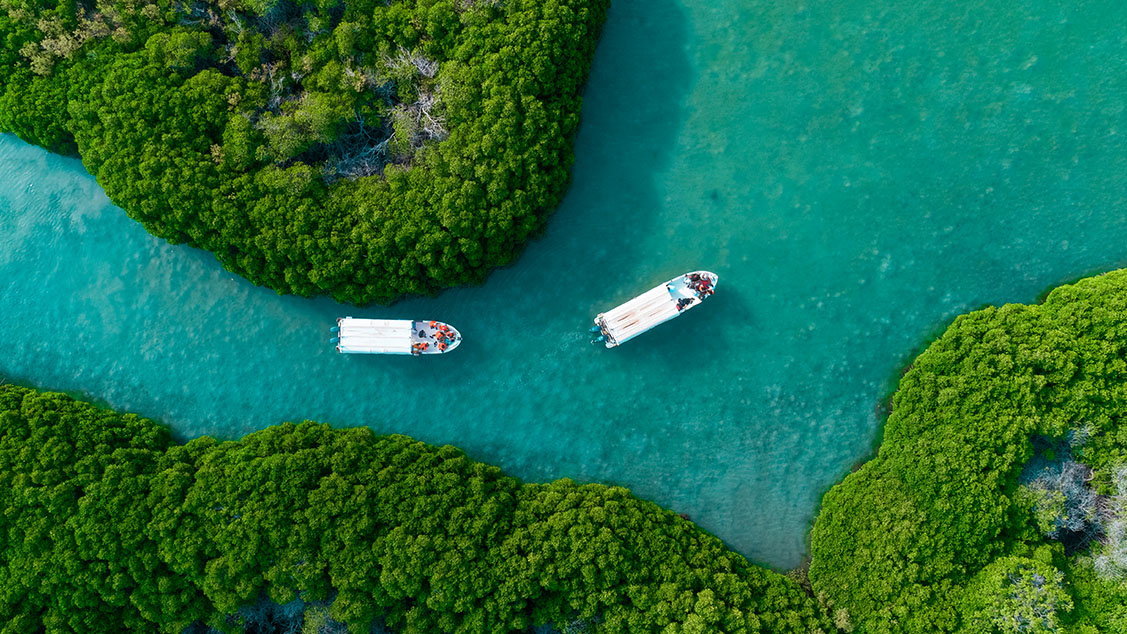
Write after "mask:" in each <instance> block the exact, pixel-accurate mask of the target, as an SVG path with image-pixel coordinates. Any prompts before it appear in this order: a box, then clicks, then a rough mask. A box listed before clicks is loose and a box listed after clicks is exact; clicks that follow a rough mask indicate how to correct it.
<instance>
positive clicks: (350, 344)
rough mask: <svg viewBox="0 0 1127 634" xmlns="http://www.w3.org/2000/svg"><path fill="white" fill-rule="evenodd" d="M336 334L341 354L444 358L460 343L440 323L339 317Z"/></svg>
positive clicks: (454, 331)
mask: <svg viewBox="0 0 1127 634" xmlns="http://www.w3.org/2000/svg"><path fill="white" fill-rule="evenodd" d="M335 330H336V332H337V338H336V339H335V341H334V342H335V343H336V344H337V352H340V353H342V354H401V355H414V356H419V355H424V354H444V353H447V352H450V351H452V350H453V349H454V348H457V347H458V346H459V345H461V343H462V335H461V333H459V332H458V330H457V329H455V328H454V327H453V326H450V325H449V324H444V323H442V322H440V321H412V320H410V319H356V318H354V317H342V318H340V319H338V320H337V327H336V329H335Z"/></svg>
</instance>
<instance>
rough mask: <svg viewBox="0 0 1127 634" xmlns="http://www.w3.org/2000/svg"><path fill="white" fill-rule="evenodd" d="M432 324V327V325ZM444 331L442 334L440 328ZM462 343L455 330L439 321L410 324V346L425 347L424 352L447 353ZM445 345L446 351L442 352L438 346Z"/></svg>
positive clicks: (459, 335) (460, 336)
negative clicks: (421, 345) (444, 329)
mask: <svg viewBox="0 0 1127 634" xmlns="http://www.w3.org/2000/svg"><path fill="white" fill-rule="evenodd" d="M432 324H433V325H432ZM443 327H445V328H446V331H445V332H443V330H442V328H443ZM461 342H462V335H461V334H459V333H458V331H457V330H454V329H453V328H451V327H449V326H447V325H446V324H444V323H442V322H440V321H426V322H424V321H413V322H411V344H412V345H414V344H423V345H425V346H427V349H426V352H427V353H431V352H434V351H439V352H449V351H451V350H453V349H454V348H457V347H458V344H460V343H461ZM442 343H445V344H446V349H445V350H442V349H441V348H440V346H439V344H442Z"/></svg>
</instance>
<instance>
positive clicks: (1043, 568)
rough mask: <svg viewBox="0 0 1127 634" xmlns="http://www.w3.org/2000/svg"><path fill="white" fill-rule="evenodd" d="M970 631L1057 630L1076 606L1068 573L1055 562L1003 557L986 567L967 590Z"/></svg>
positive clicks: (1025, 633) (1027, 633)
mask: <svg viewBox="0 0 1127 634" xmlns="http://www.w3.org/2000/svg"><path fill="white" fill-rule="evenodd" d="M966 594H967V598H966V604H967V608H966V612H967V615H966V617H965V623H966V624H965V625H964V627H963V630H962V631H965V632H967V634H986V633H988V632H997V633H998V634H1055V633H1057V632H1061V631H1063V630H1062V629H1061V624H1060V615H1059V613H1061V612H1068V611H1069V610H1071V609H1072V598H1071V597H1069V595H1068V593H1067V592H1065V589H1064V573H1062V572H1061V571H1060V570H1057V569H1056V568H1054V567H1053V566H1052V565H1051V564H1047V563H1042V562H1039V561H1035V560H1032V559H1025V558H1021V557H1002V558H1001V559H998V560H996V561H994V562H993V563H991V564H990V565H989V566H986V567H985V568H983V569H982V570H981V571H980V572H979V573H978V574H977V575H975V577H974V579H972V580H971V582H970V585H969V586H968V588H967V591H966Z"/></svg>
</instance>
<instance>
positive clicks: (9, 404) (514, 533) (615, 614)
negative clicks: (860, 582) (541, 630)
mask: <svg viewBox="0 0 1127 634" xmlns="http://www.w3.org/2000/svg"><path fill="white" fill-rule="evenodd" d="M0 508H2V509H4V513H3V515H0V561H3V562H4V564H5V565H3V566H0V621H2V622H3V623H5V624H6V625H5V626H4V627H3V628H2V629H0V631H2V632H4V634H15V633H23V632H27V633H35V632H40V631H42V629H43V628H44V627H46V628H47V630H48V631H53V632H72V631H73V632H92V631H115V632H118V631H121V632H124V631H137V632H154V631H157V630H158V629H159V630H160V631H164V632H170V633H172V632H175V633H179V632H181V631H182V630H184V629H185V628H186V627H188V626H190V625H193V624H196V625H197V626H199V625H202V624H206V625H209V626H211V627H215V628H218V629H220V630H222V631H231V630H233V629H238V628H239V627H240V623H241V624H244V625H246V626H248V627H250V626H251V625H252V622H254V623H257V622H259V621H264V620H271V619H273V620H277V619H278V618H279V617H278V614H279V613H281V612H287V610H290V606H300V605H301V603H300V602H295V599H300V600H301V602H305V605H307V606H310V607H309V608H308V609H307V611H306V615H305V619H306V621H305V622H306V625H307V626H309V629H310V631H319V630H321V629H325V631H339V627H337V626H336V625H333V624H334V623H336V622H338V621H339V622H343V623H345V624H347V625H348V627H349V631H351V632H368V631H369V626H370V624H372V623H373V622H376V621H377V620H378V622H379V623H381V624H383V623H386V625H387V626H389V627H390V629H391V630H392V631H398V632H412V633H431V632H450V633H471V632H473V633H478V632H480V633H486V632H490V633H492V632H513V631H522V630H525V629H527V628H528V627H529V626H532V625H538V624H543V623H549V622H554V623H576V622H578V623H589V624H591V625H592V629H591V631H593V632H614V633H627V632H630V633H638V632H664V633H667V634H681V633H684V634H689V633H704V632H747V633H751V632H795V633H796V634H797V633H802V634H808V633H811V632H818V631H824V632H829V631H831V629H830V627H829V625H828V622H827V621H826V620H825V617H824V616H823V615H822V614H821V613H820V611H819V610H818V608H817V606H816V604H815V603H814V601H813V600H812V599H810V598H809V597H808V596H807V595H806V594H805V593H804V592H803V591H802V590H801V588H800V587H799V586H798V585H797V584H795V583H794V582H791V581H789V580H787V579H786V578H784V577H782V576H780V575H778V574H775V573H773V572H769V571H766V570H764V569H761V568H757V567H755V566H752V565H751V564H749V563H748V562H747V561H746V560H745V559H743V558H742V557H740V556H739V555H736V554H734V553H732V552H730V551H728V550H727V549H726V548H724V546H723V544H721V542H720V541H719V540H717V539H716V538H715V537H712V536H711V535H708V534H706V533H704V532H702V531H700V530H699V529H697V528H695V527H694V526H693V525H692V524H690V523H689V522H687V521H685V520H683V519H681V518H679V517H678V516H676V515H675V514H673V513H671V512H669V511H664V510H662V509H660V508H658V507H657V506H655V505H653V504H651V503H648V502H643V501H641V500H638V499H636V498H634V497H632V496H631V495H630V494H629V492H628V491H626V490H625V489H622V488H616V487H606V486H601V485H578V484H575V483H574V482H571V481H568V480H561V481H558V482H554V483H552V484H529V485H523V484H521V483H520V482H519V481H517V480H516V479H514V478H510V477H507V476H505V475H504V474H503V473H501V471H500V470H499V469H497V468H496V467H491V466H488V465H484V464H481V463H478V462H474V461H472V460H470V459H468V458H466V456H465V455H463V454H462V453H461V452H459V451H458V450H456V449H453V448H451V447H431V446H428V445H425V444H423V443H420V442H417V441H414V440H411V439H410V438H406V437H404V436H383V437H380V436H376V435H375V434H373V433H372V432H371V430H369V429H368V428H355V429H339V430H334V429H331V428H329V427H328V426H326V425H318V424H314V423H309V422H306V423H302V424H300V425H293V424H285V425H279V426H276V427H272V428H269V429H266V430H263V431H260V432H256V433H254V434H251V435H249V436H247V437H246V438H244V439H243V440H241V441H238V442H217V441H215V440H213V439H211V438H207V437H204V438H199V439H196V440H193V441H191V442H189V443H187V444H186V445H183V446H171V447H170V446H169V445H168V439H167V435H166V434H165V433H164V431H163V430H162V429H161V428H160V427H158V426H157V425H155V424H153V423H151V422H149V421H146V420H142V419H138V418H136V417H135V416H130V415H125V416H122V415H118V414H114V413H112V412H108V411H105V410H102V409H98V408H95V407H93V406H90V405H87V404H84V403H81V402H78V401H74V400H72V399H70V398H68V397H65V396H62V395H58V394H40V393H37V392H34V391H32V390H28V389H25V388H18V387H12V386H0ZM266 599H268V600H266ZM275 604H283V605H284V606H285V607H278V606H276V605H275ZM326 605H328V606H329V611H328V612H327V613H326V612H325V610H324V607H323V606H326ZM249 606H256V607H253V608H252V607H249ZM262 606H265V607H262ZM286 618H287V619H290V617H286ZM290 620H291V621H292V619H290Z"/></svg>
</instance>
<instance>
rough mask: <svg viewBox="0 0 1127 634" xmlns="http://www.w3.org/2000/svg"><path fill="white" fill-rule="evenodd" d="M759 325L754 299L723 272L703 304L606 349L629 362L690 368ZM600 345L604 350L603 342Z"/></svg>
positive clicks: (725, 350) (721, 352)
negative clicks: (633, 338)
mask: <svg viewBox="0 0 1127 634" xmlns="http://www.w3.org/2000/svg"><path fill="white" fill-rule="evenodd" d="M725 282H729V283H728V284H725ZM755 327H756V324H755V316H754V313H753V312H752V310H751V304H750V302H748V300H747V299H746V298H745V297H744V296H743V295H742V293H741V291H740V290H739V289H738V288H736V287H735V286H734V285H732V284H731V283H730V280H727V279H725V275H724V273H720V283H719V284H718V285H717V290H716V293H715V294H714V295H712V296H711V297H709V298H708V299H707V300H706V301H705V302H703V303H702V304H701V305H700V306H697V307H695V308H694V309H693V310H690V311H687V312H686V313H685V314H683V315H680V316H679V317H678V318H677V319H673V320H671V321H669V322H668V323H664V324H661V325H659V326H657V327H656V328H654V329H653V330H652V331H651V332H647V333H645V334H642V335H639V336H638V338H637V340H631V341H630V342H629V344H627V345H622V346H619V347H617V348H614V349H613V350H607V351H606V352H607V353H609V354H612V355H614V356H616V357H618V356H621V357H622V358H623V360H624V361H625V362H626V363H628V364H651V363H652V364H660V365H661V366H662V369H663V370H677V371H678V372H690V371H691V368H692V367H693V366H695V365H697V362H699V361H703V360H705V359H708V358H709V357H712V356H718V355H726V354H728V351H730V350H731V349H732V347H733V345H736V344H735V343H733V341H732V340H731V339H732V337H737V336H740V334H741V333H746V332H753V329H754V328H755ZM598 347H599V348H600V351H601V350H602V345H601V344H600V345H599V346H598Z"/></svg>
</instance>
